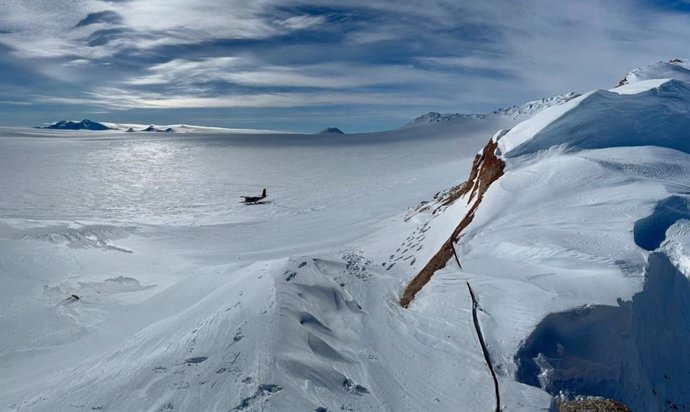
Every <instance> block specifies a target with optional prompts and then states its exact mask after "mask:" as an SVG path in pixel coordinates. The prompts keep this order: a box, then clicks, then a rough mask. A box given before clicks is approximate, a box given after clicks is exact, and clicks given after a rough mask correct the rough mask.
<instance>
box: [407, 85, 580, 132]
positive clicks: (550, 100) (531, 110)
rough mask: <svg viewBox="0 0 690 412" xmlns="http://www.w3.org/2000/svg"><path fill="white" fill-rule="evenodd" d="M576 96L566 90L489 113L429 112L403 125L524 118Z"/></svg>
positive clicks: (576, 94) (577, 94)
mask: <svg viewBox="0 0 690 412" xmlns="http://www.w3.org/2000/svg"><path fill="white" fill-rule="evenodd" d="M578 96H580V94H579V93H575V92H568V93H564V94H559V95H557V96H552V97H545V98H543V99H539V100H533V101H529V102H527V103H524V104H521V105H514V106H506V107H502V108H500V109H497V110H494V111H493V112H491V113H473V114H467V113H439V112H429V113H426V114H424V115H422V116H419V117H417V118H416V119H414V120H413V121H412V122H410V123H408V124H407V125H405V127H412V126H421V125H426V124H434V123H445V122H452V121H455V120H459V119H486V118H488V117H504V118H508V119H512V120H524V119H526V118H528V117H529V116H532V115H534V114H536V113H539V112H540V111H542V110H544V109H548V108H549V107H553V106H558V105H561V104H563V103H566V102H568V101H570V100H572V99H574V98H576V97H578Z"/></svg>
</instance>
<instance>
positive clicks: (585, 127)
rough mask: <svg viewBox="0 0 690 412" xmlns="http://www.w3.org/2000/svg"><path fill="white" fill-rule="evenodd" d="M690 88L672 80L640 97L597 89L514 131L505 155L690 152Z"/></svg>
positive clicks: (506, 139)
mask: <svg viewBox="0 0 690 412" xmlns="http://www.w3.org/2000/svg"><path fill="white" fill-rule="evenodd" d="M688 113H690V84H688V83H685V82H682V81H678V80H669V81H666V82H664V83H662V84H661V85H659V86H658V87H653V88H651V89H649V90H647V91H644V92H640V93H637V94H619V93H614V92H610V91H605V90H598V91H595V92H592V93H589V94H586V95H584V96H582V97H580V98H578V99H575V100H573V101H571V102H569V103H566V104H565V105H563V106H562V107H559V108H557V109H556V110H553V109H552V110H547V111H545V112H542V113H540V114H538V115H536V116H535V117H534V118H532V119H530V120H527V121H525V122H524V123H522V124H520V125H519V126H517V127H515V128H514V129H513V130H511V131H510V132H509V133H508V134H507V135H506V136H505V137H504V138H503V139H502V140H501V142H500V147H501V150H502V152H503V154H504V155H505V156H507V157H517V156H522V155H527V154H533V153H536V152H539V151H545V150H553V149H554V148H559V149H560V150H566V151H575V150H584V149H598V148H608V147H621V146H659V147H667V148H672V149H676V150H681V151H684V152H690V116H688V115H687V114H688Z"/></svg>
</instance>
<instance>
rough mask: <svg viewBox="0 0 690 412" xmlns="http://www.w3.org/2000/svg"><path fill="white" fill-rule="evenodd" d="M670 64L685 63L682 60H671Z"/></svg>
mask: <svg viewBox="0 0 690 412" xmlns="http://www.w3.org/2000/svg"><path fill="white" fill-rule="evenodd" d="M668 62H669V63H671V64H678V63H683V61H682V60H681V59H671V60H669V61H668Z"/></svg>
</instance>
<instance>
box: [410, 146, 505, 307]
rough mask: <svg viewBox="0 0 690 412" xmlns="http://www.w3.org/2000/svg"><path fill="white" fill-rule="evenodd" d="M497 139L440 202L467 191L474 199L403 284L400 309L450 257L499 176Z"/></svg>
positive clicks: (456, 197)
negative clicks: (465, 176) (485, 194)
mask: <svg viewBox="0 0 690 412" xmlns="http://www.w3.org/2000/svg"><path fill="white" fill-rule="evenodd" d="M497 147H498V141H496V140H494V139H492V140H491V141H489V143H488V144H487V145H486V147H485V148H484V150H482V152H481V153H480V154H477V156H475V158H474V161H473V163H472V170H471V172H470V177H469V179H467V182H465V184H464V185H462V186H461V187H459V189H458V190H457V191H455V192H454V194H453V200H452V201H448V200H447V201H446V202H445V203H444V204H450V203H452V202H454V201H456V200H457V199H459V198H461V197H462V196H464V195H466V194H468V193H469V194H470V196H469V199H468V201H467V203H468V204H469V203H470V202H471V201H472V200H473V199H474V198H476V200H475V202H474V204H473V205H472V206H471V207H470V210H468V211H467V213H466V214H465V217H464V218H463V219H462V220H461V221H460V223H459V224H458V226H457V227H456V228H455V230H454V231H453V233H452V234H451V236H450V238H448V240H446V241H445V242H444V243H443V245H442V246H441V248H440V249H439V250H438V252H436V254H435V255H434V256H433V257H432V258H431V260H429V262H428V263H427V264H426V265H425V266H424V267H423V268H422V270H421V271H420V272H419V273H418V274H417V276H415V277H414V278H413V279H412V281H410V283H409V284H408V285H407V287H406V288H405V291H404V292H403V295H402V297H401V298H400V305H401V306H402V307H404V308H406V307H408V306H409V305H410V303H411V302H412V300H413V299H414V297H415V295H416V294H417V292H419V291H420V290H422V288H423V287H424V285H426V284H427V283H428V282H429V281H430V280H431V277H432V276H433V275H434V273H436V271H437V270H439V269H443V268H444V267H445V266H446V263H447V262H448V261H449V260H450V259H451V258H452V257H453V244H454V243H455V242H456V241H457V240H458V237H459V236H460V233H461V232H462V231H463V230H464V229H465V228H466V227H467V226H468V225H469V224H470V223H472V219H474V213H475V211H476V210H477V207H478V206H479V204H480V203H481V202H482V199H483V198H484V193H486V190H487V189H488V188H489V186H491V184H492V183H493V182H495V181H496V180H497V179H498V178H499V177H501V176H502V175H503V170H504V169H505V163H504V162H503V161H502V160H501V159H499V158H498V157H496V148H497Z"/></svg>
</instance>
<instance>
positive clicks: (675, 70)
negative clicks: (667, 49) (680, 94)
mask: <svg viewBox="0 0 690 412" xmlns="http://www.w3.org/2000/svg"><path fill="white" fill-rule="evenodd" d="M651 79H676V80H683V81H686V82H690V60H688V59H678V58H676V59H671V60H669V61H667V62H657V63H654V64H650V65H648V66H644V67H638V68H637V69H634V70H631V71H630V72H628V74H626V75H625V77H624V78H623V80H621V81H620V82H619V83H618V86H624V85H626V84H630V83H634V82H639V81H642V80H651Z"/></svg>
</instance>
